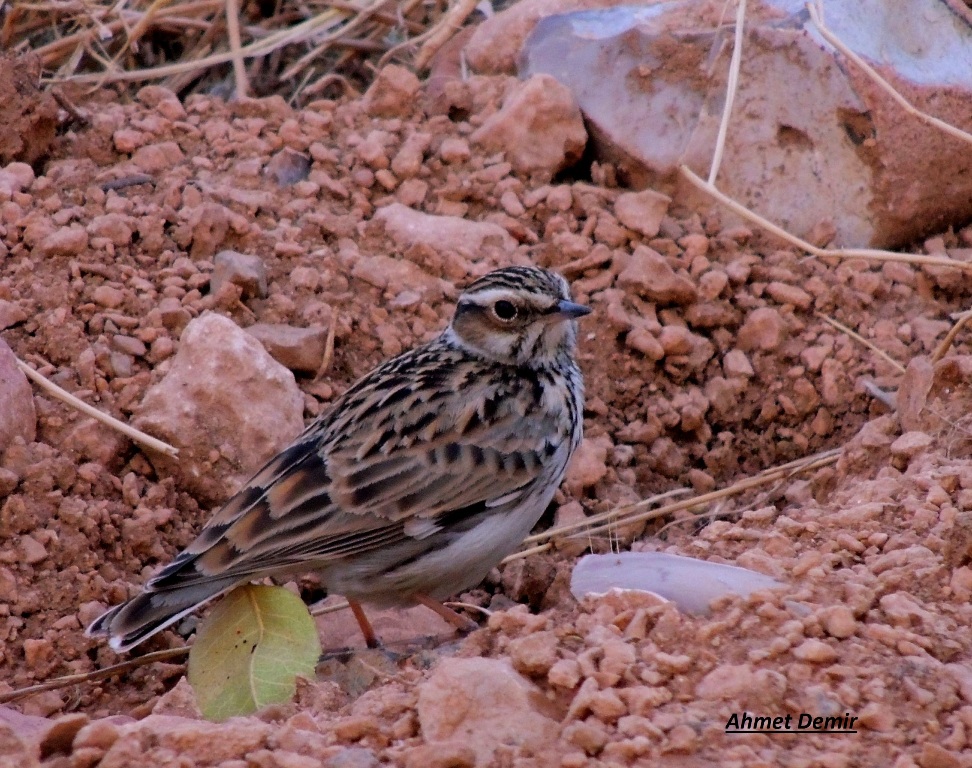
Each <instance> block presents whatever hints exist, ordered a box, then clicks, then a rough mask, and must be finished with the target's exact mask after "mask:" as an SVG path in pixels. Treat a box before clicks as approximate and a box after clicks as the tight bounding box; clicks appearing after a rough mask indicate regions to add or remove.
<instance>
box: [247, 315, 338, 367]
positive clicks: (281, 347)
mask: <svg viewBox="0 0 972 768" xmlns="http://www.w3.org/2000/svg"><path fill="white" fill-rule="evenodd" d="M245 330H246V332H247V333H248V334H250V335H251V336H253V337H254V338H255V339H257V340H258V341H259V342H260V343H261V344H262V345H263V348H264V349H265V350H267V352H269V353H270V356H271V357H272V358H273V359H274V360H276V361H277V362H278V363H280V364H281V365H284V366H286V367H287V368H289V369H290V370H292V371H302V372H304V373H313V372H316V371H317V370H318V369H319V368H320V367H321V362H322V361H323V360H324V348H325V346H326V345H327V329H326V328H320V327H317V328H296V327H294V326H292V325H277V324H273V323H254V324H253V325H251V326H249V327H248V328H246V329H245Z"/></svg>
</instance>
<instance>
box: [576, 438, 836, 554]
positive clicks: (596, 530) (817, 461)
mask: <svg viewBox="0 0 972 768" xmlns="http://www.w3.org/2000/svg"><path fill="white" fill-rule="evenodd" d="M842 451H843V449H842V448H832V449H830V450H828V451H821V452H820V453H816V454H814V455H812V456H808V457H805V458H803V459H797V460H796V461H791V462H788V463H787V464H783V465H781V466H779V467H773V468H770V469H767V470H764V471H763V472H760V473H759V474H758V475H754V476H753V477H747V478H745V479H743V480H740V481H739V482H737V483H733V484H732V485H730V486H729V487H728V488H722V489H720V490H717V491H711V492H709V493H703V494H701V495H699V496H693V497H692V498H690V499H685V500H683V501H676V502H674V503H672V504H667V505H665V506H663V507H659V508H658V509H652V510H649V511H647V512H641V511H640V510H642V509H644V508H645V506H646V501H640V502H638V503H637V504H631V505H628V506H626V507H620V508H619V509H617V510H615V515H614V519H613V520H612V521H611V522H609V523H607V524H603V525H596V526H594V527H593V528H590V529H588V530H584V531H581V532H580V533H578V534H574V536H575V537H576V536H580V535H583V536H595V535H598V534H602V533H610V532H611V531H612V530H615V529H616V528H617V527H618V526H622V525H630V524H632V523H640V522H645V521H648V520H656V519H658V518H660V517H665V516H667V515H671V514H674V513H675V512H680V511H682V510H691V509H693V508H696V507H701V506H705V505H706V504H711V503H712V502H715V501H720V500H722V499H726V498H729V497H731V496H737V495H739V494H741V493H744V492H745V491H749V490H751V489H753V488H758V487H759V486H762V485H768V484H769V483H774V482H776V481H778V480H784V479H788V478H790V477H792V476H794V475H797V474H800V473H803V472H809V471H812V470H815V469H819V468H821V467H825V466H827V465H828V464H833V463H834V462H835V461H837V459H838V458H839V456H840V454H841V452H842Z"/></svg>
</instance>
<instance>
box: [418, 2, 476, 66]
mask: <svg viewBox="0 0 972 768" xmlns="http://www.w3.org/2000/svg"><path fill="white" fill-rule="evenodd" d="M478 3H479V0H456V2H455V3H453V5H452V7H451V8H450V9H449V10H448V11H446V14H445V15H444V16H443V17H442V18H441V19H440V20H439V23H438V24H436V25H435V26H434V27H432V29H431V30H429V36H428V39H426V41H425V43H424V44H423V45H422V47H421V48H420V49H419V52H418V54H416V56H415V62H414V64H415V68H416V69H418V70H422V69H425V66H426V65H427V64H428V63H429V62H430V61H431V60H432V57H433V56H435V54H437V53H438V52H439V50H440V49H441V48H442V46H443V45H445V44H446V43H447V42H449V40H450V39H451V38H452V37H453V35H455V34H456V32H458V31H459V30H460V29H462V25H463V24H464V23H465V22H466V19H468V18H469V15H470V14H471V13H472V12H473V11H474V10H476V6H477V5H478Z"/></svg>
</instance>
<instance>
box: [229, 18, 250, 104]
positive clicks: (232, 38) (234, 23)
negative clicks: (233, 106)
mask: <svg viewBox="0 0 972 768" xmlns="http://www.w3.org/2000/svg"><path fill="white" fill-rule="evenodd" d="M226 32H227V36H228V37H229V44H230V52H231V53H232V54H233V78H234V80H236V100H237V101H243V99H245V98H246V97H247V96H249V95H250V79H249V77H247V74H246V62H245V61H244V60H243V53H242V49H243V43H242V41H241V40H240V6H239V3H238V2H237V0H226Z"/></svg>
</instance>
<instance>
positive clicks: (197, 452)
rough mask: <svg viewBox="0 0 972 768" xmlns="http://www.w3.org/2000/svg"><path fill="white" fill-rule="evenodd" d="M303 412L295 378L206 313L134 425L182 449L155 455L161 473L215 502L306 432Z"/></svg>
mask: <svg viewBox="0 0 972 768" xmlns="http://www.w3.org/2000/svg"><path fill="white" fill-rule="evenodd" d="M303 412H304V398H303V395H302V394H301V391H300V389H298V387H297V382H296V381H295V379H294V375H293V374H292V373H291V372H290V371H288V370H287V369H286V368H285V367H284V366H282V365H281V364H280V363H278V362H277V361H276V360H274V359H273V358H272V357H270V355H269V354H267V352H266V350H264V348H263V347H262V346H261V345H260V342H259V341H257V340H256V339H255V338H254V337H253V336H251V335H250V334H248V333H246V331H244V330H243V329H241V328H240V327H239V326H238V325H236V323H234V322H233V321H232V320H229V319H228V318H225V317H223V316H222V315H218V314H215V313H212V312H208V313H206V314H204V315H201V316H200V317H198V318H196V319H195V320H193V321H191V322H190V323H189V324H188V325H187V326H186V329H185V330H184V331H183V332H182V336H181V337H180V339H179V351H178V352H177V353H176V355H175V357H173V358H172V365H171V367H170V368H169V371H168V373H166V375H165V377H164V378H163V379H162V380H161V381H160V382H159V383H158V384H155V385H154V386H153V387H151V388H150V389H149V390H148V392H146V393H145V397H144V399H143V400H142V403H141V404H140V405H139V408H138V411H137V413H136V418H135V420H134V422H133V423H134V425H135V426H136V427H137V428H138V429H142V430H144V431H146V432H148V433H150V434H152V435H155V436H156V437H160V438H162V439H163V440H166V441H168V442H170V443H172V444H173V445H175V446H176V447H177V448H178V449H179V458H178V459H172V458H170V457H168V456H165V455H162V454H155V453H153V454H151V456H150V458H151V459H152V462H153V463H154V464H155V466H156V468H157V469H158V470H159V471H160V472H161V473H163V474H172V475H175V476H176V477H177V478H178V480H179V482H180V483H181V484H182V485H183V486H184V487H185V488H186V489H188V490H190V491H191V492H193V493H195V494H196V495H197V496H198V497H200V499H201V500H204V501H209V502H215V501H220V500H222V499H224V498H226V496H228V495H229V494H231V493H233V492H235V491H236V490H237V489H238V488H239V486H240V485H241V484H242V483H243V482H244V481H245V480H246V479H247V478H248V477H249V476H250V475H251V474H252V473H253V472H254V471H256V470H257V469H258V468H259V466H260V464H262V463H263V462H264V461H266V460H267V459H269V458H270V457H271V456H273V455H274V454H276V453H277V452H279V451H280V450H281V449H283V448H284V447H285V446H286V445H287V444H288V443H289V442H290V441H291V440H293V439H294V438H295V437H296V436H297V435H298V434H300V431H301V430H302V429H303V427H304V423H303V418H302V416H303Z"/></svg>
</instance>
